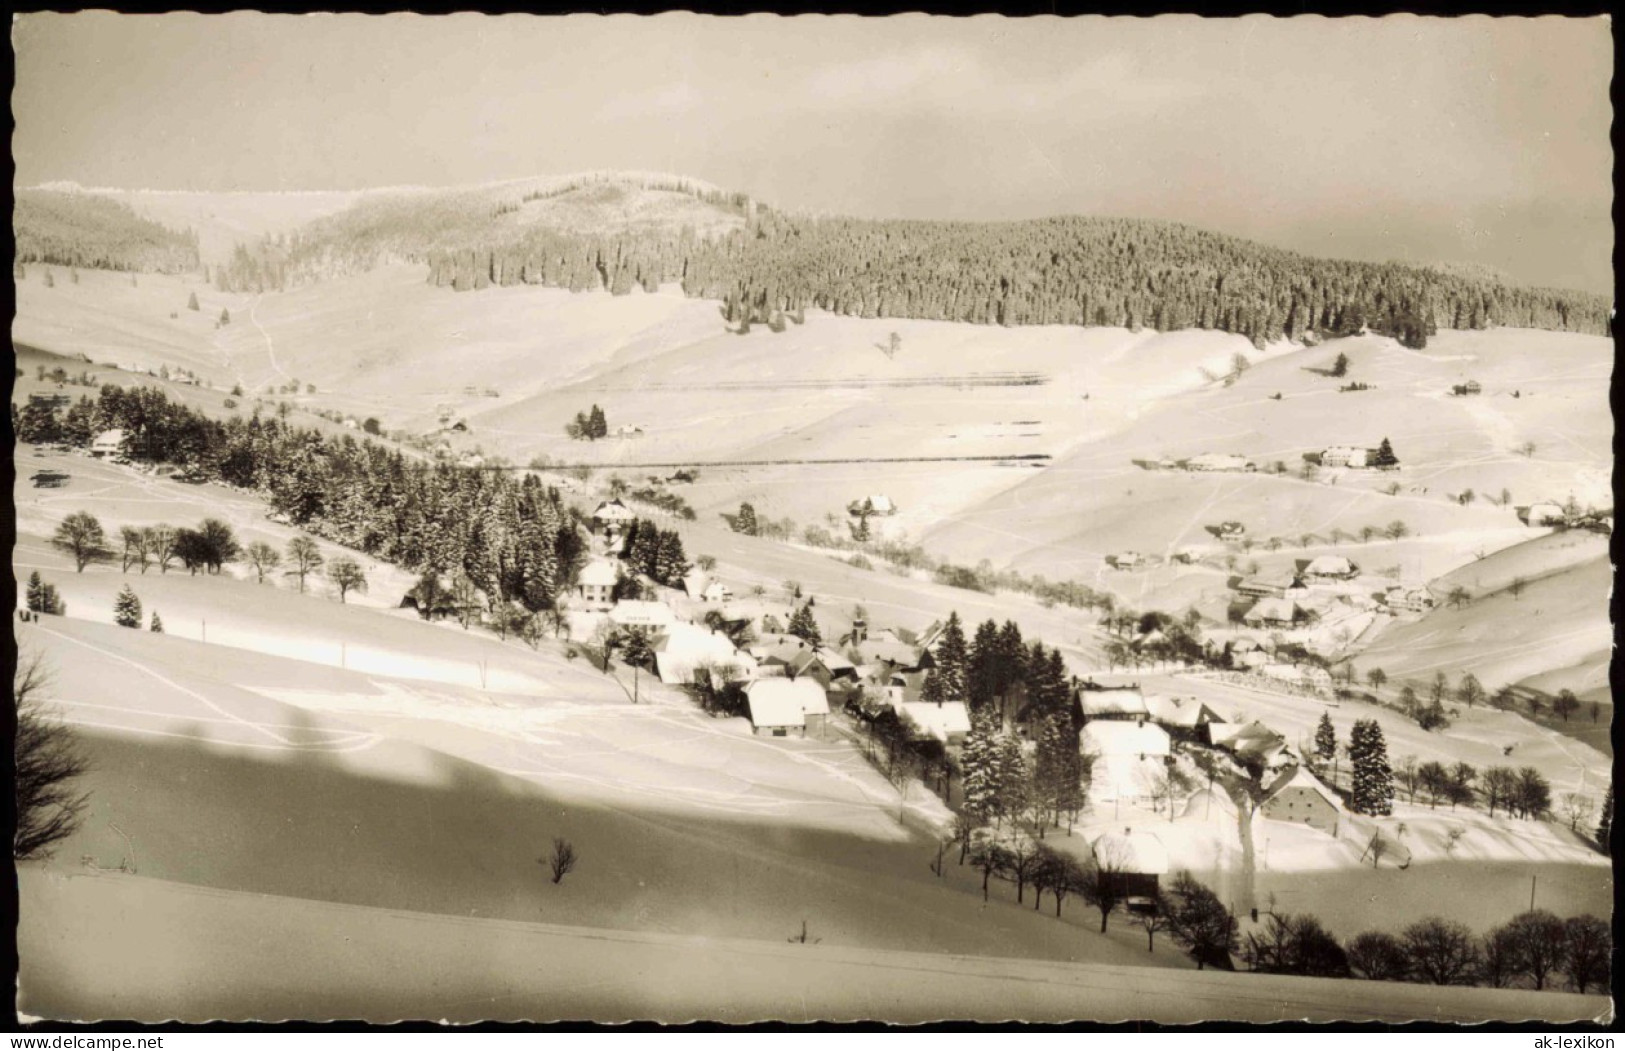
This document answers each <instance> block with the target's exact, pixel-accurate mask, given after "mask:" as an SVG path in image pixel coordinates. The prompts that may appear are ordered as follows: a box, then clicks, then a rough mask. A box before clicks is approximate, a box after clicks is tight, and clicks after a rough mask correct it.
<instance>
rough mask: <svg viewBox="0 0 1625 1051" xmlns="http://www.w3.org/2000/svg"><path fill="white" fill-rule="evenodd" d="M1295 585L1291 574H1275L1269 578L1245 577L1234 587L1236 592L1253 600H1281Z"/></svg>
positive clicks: (1295, 581) (1294, 579)
mask: <svg viewBox="0 0 1625 1051" xmlns="http://www.w3.org/2000/svg"><path fill="white" fill-rule="evenodd" d="M1295 583H1297V580H1296V578H1294V577H1293V576H1292V574H1290V573H1276V574H1273V575H1271V576H1257V577H1247V578H1246V579H1244V580H1242V582H1241V583H1239V584H1237V585H1236V590H1237V591H1238V592H1240V593H1241V594H1243V595H1251V596H1252V597H1254V598H1281V597H1282V596H1284V595H1285V594H1286V591H1287V589H1288V588H1290V587H1291V586H1292V585H1293V584H1295Z"/></svg>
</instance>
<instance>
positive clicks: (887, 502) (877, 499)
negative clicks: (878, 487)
mask: <svg viewBox="0 0 1625 1051" xmlns="http://www.w3.org/2000/svg"><path fill="white" fill-rule="evenodd" d="M846 510H847V513H848V514H852V515H894V514H896V513H897V505H896V504H894V503H892V501H891V497H889V496H887V495H886V494H885V493H875V494H873V495H872V496H866V497H864V498H863V499H861V500H854V501H852V502H851V503H849V504H847V505H846Z"/></svg>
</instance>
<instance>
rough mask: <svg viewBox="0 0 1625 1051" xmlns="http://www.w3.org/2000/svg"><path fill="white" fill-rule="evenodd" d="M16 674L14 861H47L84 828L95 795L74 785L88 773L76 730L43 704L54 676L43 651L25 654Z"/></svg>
mask: <svg viewBox="0 0 1625 1051" xmlns="http://www.w3.org/2000/svg"><path fill="white" fill-rule="evenodd" d="M18 658H19V659H18V661H17V666H16V668H15V670H14V671H13V672H12V680H11V689H12V701H13V704H14V705H15V710H16V717H17V740H16V763H17V773H16V786H15V788H16V798H17V832H16V835H15V836H14V837H13V839H12V846H11V854H12V857H13V858H14V859H15V860H18V861H23V860H26V859H30V858H48V857H50V856H51V853H52V848H53V847H54V846H55V845H56V844H57V843H59V842H61V841H62V840H64V839H66V838H67V837H68V836H70V835H72V834H73V832H74V830H75V829H77V828H78V827H79V822H80V820H81V818H82V816H83V814H84V810H85V807H86V806H87V805H88V804H89V801H90V795H89V793H87V792H80V791H78V790H77V789H76V788H75V786H74V782H75V781H77V780H78V779H79V778H80V777H81V776H83V775H84V773H85V769H86V766H85V760H84V757H83V756H82V755H81V754H80V752H79V750H78V748H77V745H76V742H75V739H74V736H73V731H72V730H71V729H69V727H68V726H67V724H65V723H60V722H57V721H56V720H54V719H53V718H52V717H51V715H50V713H49V711H48V710H47V709H46V708H45V706H44V696H43V695H44V693H45V690H46V689H47V687H48V686H49V685H50V674H49V671H48V670H47V668H46V666H45V662H44V659H43V658H42V657H41V656H40V655H39V654H38V653H20V654H18Z"/></svg>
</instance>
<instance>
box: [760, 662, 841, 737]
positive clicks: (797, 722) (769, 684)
mask: <svg viewBox="0 0 1625 1051" xmlns="http://www.w3.org/2000/svg"><path fill="white" fill-rule="evenodd" d="M745 698H746V701H747V702H748V703H749V705H750V721H751V726H752V727H754V729H755V732H756V733H757V735H758V736H772V737H786V736H788V735H789V733H790V731H791V730H795V731H796V732H797V734H798V735H799V736H805V735H806V732H807V729H808V728H809V727H810V728H812V729H814V730H820V731H821V730H822V729H823V728H824V722H825V720H826V719H828V717H829V701H828V700H827V699H826V698H825V697H824V691H823V690H822V689H821V688H820V687H819V685H818V684H817V683H816V682H813V681H812V680H810V679H786V678H782V677H774V678H767V679H757V680H756V681H755V682H753V683H751V684H750V685H749V686H747V687H746V688H745Z"/></svg>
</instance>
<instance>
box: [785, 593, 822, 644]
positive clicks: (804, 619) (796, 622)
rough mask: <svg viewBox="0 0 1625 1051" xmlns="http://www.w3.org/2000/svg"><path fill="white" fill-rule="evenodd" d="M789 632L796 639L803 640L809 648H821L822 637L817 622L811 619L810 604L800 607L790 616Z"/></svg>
mask: <svg viewBox="0 0 1625 1051" xmlns="http://www.w3.org/2000/svg"><path fill="white" fill-rule="evenodd" d="M789 632H790V634H791V635H794V636H795V637H796V638H798V639H803V640H805V641H806V642H807V644H808V645H811V646H822V645H823V644H824V636H823V635H822V634H821V633H820V632H819V630H818V621H816V620H814V619H813V615H812V604H811V603H808V604H807V605H804V606H800V607H798V608H797V609H796V611H795V612H794V613H792V614H790V626H789Z"/></svg>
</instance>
